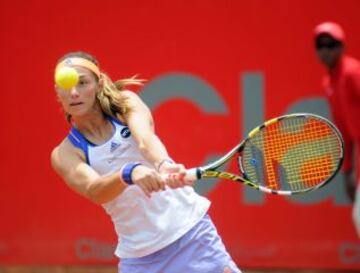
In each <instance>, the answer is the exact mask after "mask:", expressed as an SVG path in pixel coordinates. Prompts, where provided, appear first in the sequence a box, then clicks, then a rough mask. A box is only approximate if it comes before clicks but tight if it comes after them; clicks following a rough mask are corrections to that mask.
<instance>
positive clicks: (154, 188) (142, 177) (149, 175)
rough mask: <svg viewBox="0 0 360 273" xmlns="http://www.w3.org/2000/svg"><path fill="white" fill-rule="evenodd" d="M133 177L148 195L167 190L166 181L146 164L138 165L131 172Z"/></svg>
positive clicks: (134, 181) (135, 182)
mask: <svg viewBox="0 0 360 273" xmlns="http://www.w3.org/2000/svg"><path fill="white" fill-rule="evenodd" d="M131 179H132V181H133V183H134V184H135V185H138V186H139V187H140V188H141V189H142V190H143V192H144V193H145V195H146V196H148V197H150V196H151V193H152V192H158V191H160V190H165V181H164V180H163V179H162V178H161V175H160V174H159V173H158V172H157V171H155V170H153V169H150V168H148V167H146V166H142V165H139V166H137V167H136V168H135V169H134V170H133V171H132V173H131Z"/></svg>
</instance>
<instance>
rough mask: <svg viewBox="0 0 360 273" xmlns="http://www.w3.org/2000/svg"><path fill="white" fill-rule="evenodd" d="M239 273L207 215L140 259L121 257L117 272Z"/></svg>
mask: <svg viewBox="0 0 360 273" xmlns="http://www.w3.org/2000/svg"><path fill="white" fill-rule="evenodd" d="M190 272H191V273H224V272H225V273H241V271H240V270H239V269H238V267H237V266H236V265H235V263H234V262H233V260H232V259H231V257H230V255H229V254H228V252H227V251H226V249H225V246H224V244H223V242H222V240H221V238H220V236H219V235H218V233H217V231H216V228H215V226H214V224H213V223H212V221H211V219H210V217H209V216H208V215H205V216H204V217H203V219H201V221H200V222H199V223H198V224H196V225H195V226H194V227H193V228H192V229H191V230H189V231H188V232H187V233H186V234H185V235H184V236H183V237H181V238H180V239H178V240H177V241H175V242H174V243H172V244H170V245H168V246H167V247H165V248H163V249H161V250H159V251H157V252H155V253H152V254H150V255H148V256H145V257H141V258H127V259H121V261H120V263H119V273H190Z"/></svg>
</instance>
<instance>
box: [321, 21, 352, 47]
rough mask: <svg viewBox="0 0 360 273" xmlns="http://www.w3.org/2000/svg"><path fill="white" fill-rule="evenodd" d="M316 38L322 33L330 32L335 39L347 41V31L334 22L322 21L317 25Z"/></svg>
mask: <svg viewBox="0 0 360 273" xmlns="http://www.w3.org/2000/svg"><path fill="white" fill-rule="evenodd" d="M314 34H315V38H316V37H317V36H319V35H320V34H328V35H330V36H331V37H332V38H334V39H335V40H338V41H340V42H344V41H345V33H344V30H343V29H342V27H341V26H340V25H339V24H337V23H333V22H325V23H321V24H320V25H317V26H316V27H315V30H314Z"/></svg>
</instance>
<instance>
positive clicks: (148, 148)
mask: <svg viewBox="0 0 360 273" xmlns="http://www.w3.org/2000/svg"><path fill="white" fill-rule="evenodd" d="M139 149H140V152H141V154H142V155H143V156H144V157H145V159H146V160H147V161H148V162H150V163H151V164H152V165H153V166H155V167H156V166H157V165H158V164H159V163H160V162H161V161H163V160H164V159H167V158H169V155H168V153H167V151H166V148H165V146H164V144H163V143H162V142H161V140H160V139H159V138H158V137H157V136H156V135H151V136H148V137H146V138H144V139H143V140H142V141H141V143H139Z"/></svg>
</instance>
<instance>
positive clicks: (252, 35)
mask: <svg viewBox="0 0 360 273" xmlns="http://www.w3.org/2000/svg"><path fill="white" fill-rule="evenodd" d="M359 10H360V3H359V2H358V1H355V0H353V1H350V0H346V1H344V0H342V1H337V0H336V1H331V2H330V1H325V0H321V1H320V0H319V1H309V0H307V1H287V0H278V1H258V0H255V1H235V0H234V1H219V0H212V1H205V0H198V1H164V0H156V1H105V2H98V3H92V2H89V1H82V0H80V1H70V0H63V1H61V2H56V3H55V2H52V1H49V2H42V1H27V2H24V1H18V0H16V1H11V2H10V1H3V2H1V3H0V22H1V24H0V33H1V36H2V43H1V49H2V50H1V52H0V56H1V58H0V59H1V60H2V65H1V67H0V70H1V75H2V77H1V79H2V81H1V82H2V99H1V102H0V103H1V115H0V121H1V125H2V126H1V128H2V130H1V142H0V146H1V151H2V155H1V157H2V160H1V164H0V170H1V174H2V179H1V190H0V207H1V209H0V211H1V224H0V263H1V264H9V265H11V264H37V265H39V264H46V265H49V264H114V263H115V262H116V259H115V258H114V256H113V250H114V246H115V243H116V240H117V238H116V236H115V232H114V230H113V227H112V223H111V221H110V219H109V218H108V217H107V216H106V215H105V213H104V211H103V209H102V208H101V207H99V206H96V205H94V204H92V203H91V202H89V201H88V200H86V199H84V198H83V197H80V196H79V195H77V194H75V193H73V192H72V191H71V190H70V189H68V188H67V187H66V185H65V184H64V183H63V182H62V181H61V180H60V179H59V178H58V177H57V176H56V175H55V173H54V172H53V171H52V170H51V166H50V160H49V156H50V153H51V150H52V149H53V147H55V146H56V145H57V144H58V143H59V142H61V141H62V139H63V138H64V137H65V136H66V135H67V132H68V130H69V126H68V124H67V123H66V121H65V119H64V117H63V113H62V111H61V109H60V105H59V103H58V102H57V100H56V96H55V92H54V90H53V89H54V88H53V85H54V83H53V72H54V66H55V64H56V61H57V59H58V58H60V57H61V56H62V55H63V54H65V53H67V52H69V51H76V50H84V51H88V52H89V53H91V54H93V55H95V56H96V57H97V58H98V59H99V61H100V65H101V68H102V69H103V70H104V71H106V72H107V73H108V74H109V75H110V76H111V77H112V78H113V79H114V80H115V79H120V78H124V77H128V76H132V75H135V74H140V77H141V78H146V79H148V82H147V84H146V85H145V86H144V87H143V88H141V89H139V90H135V91H136V92H137V93H138V94H139V95H140V96H141V97H142V98H143V100H144V101H145V102H146V103H147V104H148V105H149V107H150V108H151V109H152V111H153V115H154V119H155V124H156V131H157V134H158V135H159V136H160V138H161V139H162V141H163V142H164V143H165V145H166V147H167V148H168V150H169V153H170V154H171V156H172V157H173V158H174V159H175V160H176V161H178V162H182V163H184V164H185V165H186V166H187V167H192V166H197V165H202V164H204V163H205V162H207V161H210V160H212V159H214V158H216V157H218V156H220V155H222V154H223V153H224V152H226V151H228V150H229V149H230V148H231V147H232V146H234V145H235V144H237V143H238V142H239V141H240V140H241V139H242V138H243V136H244V135H245V134H246V133H247V132H248V131H249V130H250V129H251V128H252V127H254V126H256V125H258V124H260V123H261V122H262V121H264V120H266V119H269V118H272V117H275V116H279V115H282V114H285V113H290V112H312V113H316V114H320V115H322V116H325V117H329V118H331V111H330V109H329V107H328V104H327V102H326V99H325V97H324V92H323V90H322V89H321V84H320V83H321V77H322V75H323V74H324V73H325V71H324V69H323V68H322V67H321V65H320V64H319V62H318V60H317V59H316V54H315V51H314V41H313V28H314V27H315V25H316V24H318V23H320V22H323V21H326V20H332V21H336V22H339V23H340V24H341V25H342V26H343V27H344V29H345V31H346V35H347V40H346V43H347V47H346V48H347V53H348V54H350V55H352V56H354V57H357V58H360V38H359V37H360V35H359V31H360V17H359V15H358V11H359ZM227 168H228V169H229V170H231V169H232V168H235V166H227ZM195 187H196V190H197V191H198V192H199V193H201V194H203V195H206V196H207V197H208V198H209V199H210V200H211V201H212V206H211V209H210V215H211V216H212V218H213V221H214V222H215V224H216V226H217V228H218V231H219V233H220V234H221V236H222V238H223V240H224V241H225V244H226V246H227V248H228V250H229V252H230V253H231V254H232V256H233V258H234V259H235V261H236V262H237V263H238V264H239V266H240V268H243V267H266V268H272V267H274V268H279V267H283V268H329V269H332V268H333V269H354V270H359V269H360V242H359V239H358V238H357V236H356V234H355V229H354V227H353V224H352V219H351V204H350V201H349V200H348V198H347V195H346V192H345V187H344V181H343V177H342V174H340V175H338V176H337V177H336V179H335V180H334V181H333V182H331V183H330V184H329V185H328V186H327V187H325V188H323V189H321V190H319V191H317V192H314V193H310V194H308V195H304V196H301V197H294V198H293V197H280V196H268V195H266V196H265V195H263V194H260V193H258V192H256V191H254V190H253V189H248V188H246V187H244V186H242V185H240V184H236V183H232V182H228V181H217V180H213V181H211V182H209V183H201V182H199V183H198V184H197V185H196V186H195Z"/></svg>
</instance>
